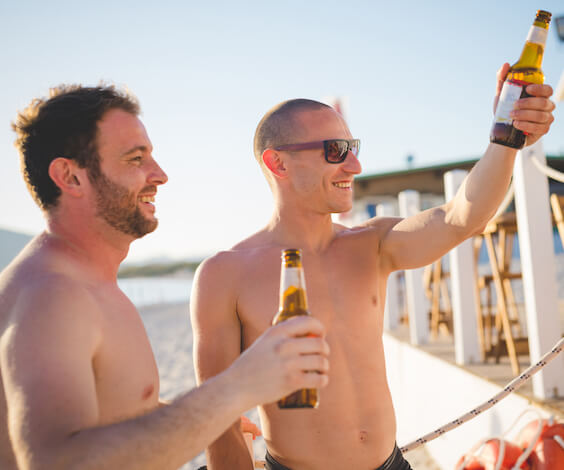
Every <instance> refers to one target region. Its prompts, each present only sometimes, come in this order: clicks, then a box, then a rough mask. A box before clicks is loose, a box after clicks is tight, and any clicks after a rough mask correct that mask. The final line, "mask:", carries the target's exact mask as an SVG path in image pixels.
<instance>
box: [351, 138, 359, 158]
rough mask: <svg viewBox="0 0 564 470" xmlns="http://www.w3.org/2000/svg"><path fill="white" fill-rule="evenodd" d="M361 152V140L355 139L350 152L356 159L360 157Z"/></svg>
mask: <svg viewBox="0 0 564 470" xmlns="http://www.w3.org/2000/svg"><path fill="white" fill-rule="evenodd" d="M359 150H360V140H358V139H355V140H353V141H351V146H350V151H351V152H352V153H353V155H354V156H355V157H358V152H359Z"/></svg>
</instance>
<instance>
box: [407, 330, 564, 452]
mask: <svg viewBox="0 0 564 470" xmlns="http://www.w3.org/2000/svg"><path fill="white" fill-rule="evenodd" d="M562 349H564V338H562V339H560V341H558V342H557V343H556V344H555V346H554V347H553V348H552V349H551V350H550V351H549V352H547V353H546V354H545V355H544V356H542V357H541V358H540V359H539V361H538V362H537V363H536V364H534V365H532V366H530V367H529V368H528V369H527V370H526V371H524V372H523V373H522V374H521V375H520V376H518V377H515V378H514V379H513V380H512V381H511V382H509V383H508V384H507V385H506V386H505V388H504V389H503V390H502V391H501V392H499V393H497V394H496V395H494V396H493V397H492V398H490V399H489V400H488V401H486V402H484V403H482V404H481V405H479V406H477V407H476V408H474V409H473V410H471V411H469V412H468V413H466V414H464V415H462V416H461V417H459V418H456V419H455V420H454V421H451V422H450V423H447V424H445V425H444V426H441V427H440V428H437V429H436V430H435V431H433V432H430V433H429V434H426V435H424V436H423V437H420V438H419V439H417V440H415V441H413V442H410V443H409V444H407V445H405V446H403V447H401V448H400V450H401V451H402V452H409V451H410V450H413V449H415V448H417V447H419V446H421V445H423V444H425V443H427V442H430V441H432V440H433V439H436V438H437V437H439V436H442V435H443V434H445V433H446V432H448V431H452V430H453V429H455V428H457V427H459V426H460V425H462V424H464V423H466V422H467V421H470V420H471V419H473V418H475V417H476V416H478V415H479V414H481V413H483V412H484V411H486V410H488V409H490V408H491V407H492V406H494V405H495V404H497V403H498V402H499V401H501V400H503V399H504V398H505V397H506V396H507V395H509V394H510V393H511V392H514V391H515V390H517V389H518V388H519V387H521V385H523V384H524V383H525V382H527V381H528V380H529V379H530V378H531V377H532V376H533V375H534V374H536V373H537V372H538V371H539V370H541V369H542V368H543V367H544V366H546V365H547V364H548V363H549V362H550V361H552V360H553V359H554V358H555V357H556V356H557V355H558V354H559V353H561V352H562Z"/></svg>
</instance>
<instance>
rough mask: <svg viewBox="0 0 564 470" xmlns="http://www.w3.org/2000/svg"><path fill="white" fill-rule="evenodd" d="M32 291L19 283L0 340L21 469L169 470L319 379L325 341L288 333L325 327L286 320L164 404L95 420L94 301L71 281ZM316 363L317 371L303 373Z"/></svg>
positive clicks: (320, 331) (96, 341) (11, 426)
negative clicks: (253, 412) (250, 414)
mask: <svg viewBox="0 0 564 470" xmlns="http://www.w3.org/2000/svg"><path fill="white" fill-rule="evenodd" d="M32 287H33V288H30V287H28V289H30V290H29V291H28V290H27V289H22V292H21V295H20V299H19V300H18V302H17V305H16V308H15V310H14V311H13V312H12V314H13V316H12V319H13V321H12V325H11V326H9V327H8V328H7V330H6V332H5V334H4V335H3V336H2V341H1V343H0V369H1V373H2V381H3V385H4V389H5V392H6V401H7V404H8V410H9V433H10V438H11V441H12V443H13V446H14V451H15V454H16V458H17V462H18V468H20V469H22V470H34V469H41V470H51V469H59V468H65V469H74V468H80V469H86V470H88V469H97V470H100V469H116V468H120V469H129V468H131V469H147V470H149V469H151V470H153V469H155V468H158V469H162V470H166V469H171V470H172V469H177V468H179V467H180V466H181V465H182V464H184V463H185V462H187V461H188V460H190V459H191V458H193V457H194V456H196V455H197V454H198V453H199V452H201V450H202V449H204V448H205V446H206V445H208V444H209V443H210V442H212V441H213V440H214V439H216V438H217V437H218V436H219V435H220V434H221V432H223V431H224V430H225V429H226V428H227V427H228V426H229V425H230V424H231V423H233V422H234V421H236V420H237V418H238V416H239V415H240V414H241V413H243V412H244V411H246V410H247V409H249V408H251V407H252V406H255V405H256V404H258V403H263V402H269V401H273V400H276V399H277V398H280V396H283V395H285V394H287V393H289V392H291V391H293V390H295V389H297V388H301V387H302V386H304V385H306V384H307V386H308V387H309V386H319V387H321V386H323V385H324V384H326V383H327V376H326V371H327V367H328V365H327V361H326V355H327V349H326V348H327V345H326V343H325V342H324V340H323V339H321V338H307V341H304V340H305V339H306V338H300V339H297V338H295V336H296V335H304V334H305V333H306V332H308V331H312V332H314V333H316V334H320V335H321V336H323V335H324V331H323V327H322V326H321V324H320V323H319V322H318V321H310V320H313V319H304V320H305V321H297V322H287V323H288V324H287V325H280V326H283V328H278V327H276V328H271V329H270V330H269V331H267V332H266V333H265V334H264V335H263V336H262V337H261V338H259V340H258V341H257V342H256V343H255V344H254V345H253V346H252V347H251V348H249V349H248V350H247V351H246V352H245V354H244V355H243V356H241V357H240V358H239V359H238V360H237V361H236V362H235V363H234V364H232V366H231V367H229V369H228V370H226V371H225V372H223V373H221V374H219V375H217V376H215V377H213V378H211V379H210V380H208V381H207V382H206V383H204V384H202V385H201V386H200V387H198V388H196V389H194V390H192V391H190V392H189V393H186V394H184V395H182V396H180V397H178V398H177V399H175V400H174V401H172V403H171V404H170V405H169V406H161V407H158V409H156V410H155V411H153V412H150V413H147V414H145V415H142V416H139V417H137V418H134V419H129V420H125V421H122V422H119V423H115V424H110V425H104V426H99V425H98V423H99V410H98V405H97V397H96V387H95V383H96V378H95V374H94V369H95V362H96V351H97V348H98V346H99V344H100V341H101V334H100V328H99V322H98V320H97V312H96V302H95V301H93V300H92V299H91V297H90V294H89V292H87V291H85V290H84V289H80V288H77V287H76V286H68V285H53V284H46V285H44V286H39V287H38V286H32ZM39 299H40V300H39ZM300 320H301V319H300ZM310 340H311V341H310ZM309 354H311V355H309ZM296 364H298V366H297V367H296ZM316 369H319V370H321V371H322V372H323V373H322V374H307V373H306V372H305V371H308V370H316ZM281 370H282V371H284V370H285V371H286V372H287V373H286V374H281V373H280V371H281ZM126 372H127V371H125V373H126ZM255 373H256V375H255Z"/></svg>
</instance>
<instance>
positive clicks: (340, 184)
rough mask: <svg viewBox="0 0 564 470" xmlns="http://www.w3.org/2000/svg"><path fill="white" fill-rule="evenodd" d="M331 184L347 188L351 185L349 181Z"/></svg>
mask: <svg viewBox="0 0 564 470" xmlns="http://www.w3.org/2000/svg"><path fill="white" fill-rule="evenodd" d="M333 186H337V188H343V189H348V188H350V187H351V184H350V183H333Z"/></svg>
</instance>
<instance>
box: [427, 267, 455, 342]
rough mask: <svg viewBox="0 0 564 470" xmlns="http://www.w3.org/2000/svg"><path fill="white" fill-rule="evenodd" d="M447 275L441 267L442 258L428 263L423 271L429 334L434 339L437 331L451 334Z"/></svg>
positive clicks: (450, 310)
mask: <svg viewBox="0 0 564 470" xmlns="http://www.w3.org/2000/svg"><path fill="white" fill-rule="evenodd" d="M449 277H450V273H448V272H446V271H445V270H444V269H443V266H442V259H439V260H437V261H435V262H434V263H433V264H430V265H429V266H427V267H426V268H425V270H424V271H423V284H424V289H425V295H426V296H427V298H428V299H429V301H430V302H431V311H430V317H431V318H430V328H431V336H432V338H435V339H436V338H437V337H438V335H439V331H440V332H442V333H443V334H446V335H449V336H450V335H452V304H451V302H450V294H449V291H448V285H447V279H448V278H449Z"/></svg>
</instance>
